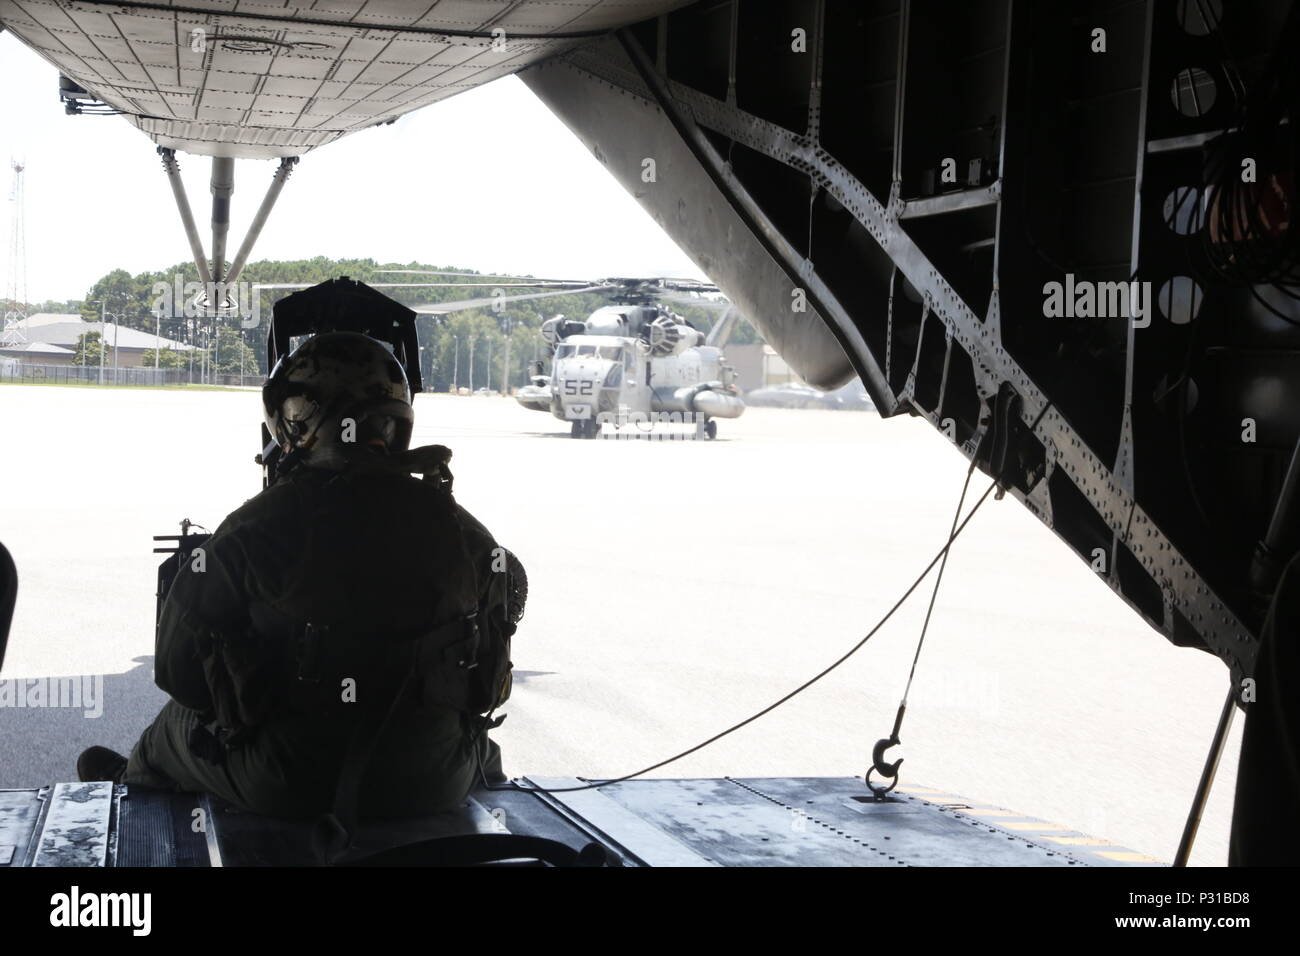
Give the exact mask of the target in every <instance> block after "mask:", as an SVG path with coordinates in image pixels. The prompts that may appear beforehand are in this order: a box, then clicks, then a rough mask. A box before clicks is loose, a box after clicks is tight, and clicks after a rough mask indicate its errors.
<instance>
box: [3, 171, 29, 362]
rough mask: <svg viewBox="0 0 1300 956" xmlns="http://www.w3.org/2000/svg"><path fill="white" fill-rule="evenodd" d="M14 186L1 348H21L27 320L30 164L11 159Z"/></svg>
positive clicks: (10, 193) (10, 199)
mask: <svg viewBox="0 0 1300 956" xmlns="http://www.w3.org/2000/svg"><path fill="white" fill-rule="evenodd" d="M9 166H10V168H11V169H12V170H13V185H12V186H11V187H10V190H9V202H10V203H11V205H10V215H9V221H10V232H9V277H8V278H9V282H8V284H7V286H6V289H5V291H6V294H7V300H8V301H7V302H6V304H5V312H4V322H3V324H0V345H21V344H22V343H23V342H25V341H27V339H26V337H25V336H24V335H23V321H24V320H25V319H26V318H27V236H26V231H25V227H24V223H23V170H24V169H26V168H27V164H26V163H25V162H24V161H22V160H19V159H12V158H11V159H10V160H9Z"/></svg>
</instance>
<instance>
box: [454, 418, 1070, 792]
mask: <svg viewBox="0 0 1300 956" xmlns="http://www.w3.org/2000/svg"><path fill="white" fill-rule="evenodd" d="M1046 411H1047V407H1044V409H1043V412H1044V413H1045V412H1046ZM1039 417H1040V418H1041V417H1042V416H1041V415H1040V416H1039ZM973 471H974V465H973V464H972V467H971V470H970V471H968V472H967V473H966V480H967V483H968V484H969V482H970V477H971V473H972V472H973ZM997 487H998V482H997V480H996V479H995V480H994V481H993V483H992V484H990V485H989V486H988V488H987V489H985V491H984V494H982V495H980V498H979V500H978V501H976V502H975V504H974V506H973V507H972V508H971V510H970V513H969V514H967V515H966V518H965V519H964V520H963V521H962V522H961V523H960V524H958V525H956V527H955V529H954V530H953V531H952V533H951V534H950V535H949V537H948V542H947V543H946V544H945V545H944V546H943V547H942V548H941V549H940V550H939V553H938V554H936V555H935V556H934V557H933V558H932V559H931V560H930V563H929V564H927V565H926V566H925V569H924V570H923V571H922V572H921V573H920V575H918V576H917V578H916V580H915V581H913V582H912V584H911V586H910V587H908V589H907V590H906V591H904V592H903V596H902V597H900V598H899V599H898V600H897V601H896V602H894V606H893V607H891V608H890V609H889V610H888V611H886V612H885V616H884V617H882V618H881V619H880V620H879V621H878V622H877V623H876V626H875V627H873V628H872V629H871V630H870V631H868V632H867V635H866V636H865V637H863V638H862V639H861V640H860V641H858V642H857V643H856V644H854V645H853V646H852V647H851V648H849V649H848V650H847V651H846V652H845V653H844V654H842V655H841V656H840V657H839V658H838V659H836V660H835V661H834V662H833V663H832V664H830V665H829V666H828V667H826V668H824V669H823V670H822V671H820V672H819V673H817V674H815V675H814V676H813V677H811V678H809V679H808V680H806V681H804V682H803V683H802V684H800V685H799V686H798V687H796V688H795V689H794V690H792V691H790V692H789V693H788V694H786V695H785V696H784V697H781V698H780V699H778V700H776V701H774V702H773V703H771V704H768V705H767V706H766V707H764V708H763V709H762V710H760V711H758V712H757V713H755V714H752V715H750V716H749V717H746V718H745V719H744V720H742V721H740V722H739V723H737V724H733V725H732V726H730V727H728V728H727V729H726V730H723V731H721V732H719V733H716V734H714V735H713V736H712V737H709V738H708V739H707V740H703V741H701V742H700V743H698V744H696V745H695V746H693V747H691V748H689V749H687V750H683V751H682V752H681V753H679V754H675V755H674V756H672V757H668V758H667V759H665V760H660V761H659V762H658V763H654V764H651V765H650V766H648V767H645V768H643V769H641V770H638V771H636V772H635V773H629V774H625V775H623V776H621V777H614V778H611V779H609V780H599V781H596V782H594V783H588V784H585V785H583V786H580V787H554V788H545V787H533V786H527V787H526V786H521V785H520V784H518V783H516V782H515V781H511V782H510V783H508V784H503V785H498V786H491V785H488V783H487V781H486V779H484V775H483V767H482V762H481V760H480V759H479V756H478V750H477V749H475V759H476V760H478V761H479V779H480V780H481V781H483V785H484V789H486V790H489V791H500V790H514V791H519V792H521V793H573V792H575V791H578V790H595V789H597V788H599V787H607V786H609V785H610V784H613V783H623V782H624V781H627V780H631V779H632V778H634V777H640V776H643V775H645V774H647V773H650V772H651V771H654V770H658V769H659V768H660V767H665V766H667V765H668V764H670V763H674V762H676V761H678V760H681V759H682V758H683V757H688V756H690V755H691V754H693V753H695V752H696V751H698V750H703V749H704V748H705V747H707V746H709V745H710V744H712V743H714V742H715V741H718V740H721V739H722V738H723V737H726V736H727V735H729V734H732V733H735V732H736V731H737V730H740V729H741V728H742V727H745V726H748V725H749V724H752V723H753V722H754V721H756V720H758V719H759V718H760V717H763V716H765V715H767V714H769V713H771V712H772V711H774V710H776V708H778V707H780V706H781V705H782V704H784V703H785V702H786V701H788V700H790V699H791V698H793V697H796V696H797V695H799V694H801V693H803V692H804V691H805V690H807V689H808V688H809V687H811V686H812V685H813V684H815V683H817V682H818V681H819V680H821V679H822V678H823V677H825V676H826V675H827V674H829V673H830V672H831V671H833V670H835V669H836V668H837V667H839V666H840V665H841V664H843V663H844V662H845V661H847V660H848V659H849V658H850V657H852V656H853V655H854V654H856V653H857V652H858V651H860V650H861V649H862V648H863V647H864V646H865V645H866V643H867V641H869V640H871V638H872V637H874V636H875V635H876V632H877V631H879V630H880V629H881V628H882V627H884V626H885V624H886V623H887V622H888V621H889V619H890V618H891V617H893V616H894V614H895V612H897V611H898V609H899V608H900V607H902V606H903V602H905V601H906V600H907V599H908V598H909V597H911V596H912V592H913V591H915V590H916V589H917V588H918V587H920V585H921V582H922V581H924V580H925V578H926V575H928V574H929V573H930V570H931V569H932V568H933V567H934V566H935V565H936V564H938V563H939V562H940V561H941V560H943V559H944V558H945V557H946V556H947V554H948V550H949V549H950V548H951V547H952V544H953V542H954V541H956V540H957V536H958V535H960V534H961V533H962V531H963V530H965V528H966V525H967V524H969V523H970V519H971V518H973V517H975V512H977V511H979V509H980V506H981V505H983V504H984V502H985V501H987V500H988V497H989V495H990V494H992V493H993V491H994V490H995V489H996V488H997ZM964 496H965V492H964V489H963V497H964ZM578 779H580V780H581V779H583V778H581V777H579V778H578Z"/></svg>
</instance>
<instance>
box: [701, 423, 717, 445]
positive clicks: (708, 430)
mask: <svg viewBox="0 0 1300 956" xmlns="http://www.w3.org/2000/svg"><path fill="white" fill-rule="evenodd" d="M704 437H705V438H707V439H708V440H709V441H713V439H715V438H717V437H718V423H717V422H715V421H714V420H713V419H712V418H710V419H709V420H708V421H707V422H705V423H704Z"/></svg>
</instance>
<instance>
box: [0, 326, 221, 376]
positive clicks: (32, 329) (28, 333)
mask: <svg viewBox="0 0 1300 956" xmlns="http://www.w3.org/2000/svg"><path fill="white" fill-rule="evenodd" d="M101 330H102V331H103V332H104V342H105V345H106V346H107V349H108V351H107V352H105V354H104V365H106V366H115V367H117V368H138V367H141V366H144V365H146V364H150V365H151V364H152V363H146V362H145V354H146V353H147V352H151V351H153V349H154V348H161V349H170V350H173V351H177V352H193V351H198V350H197V349H195V348H194V346H191V345H186V344H185V343H184V342H177V341H176V340H174V339H169V338H165V337H163V336H155V335H154V334H153V333H152V332H141V331H140V330H139V329H129V328H127V327H126V326H124V325H122V326H119V325H117V324H115V323H113V322H84V321H82V319H81V317H80V316H77V315H54V314H49V313H41V314H38V315H33V316H29V317H28V318H27V319H26V320H24V321H23V322H22V323H20V324H19V325H17V326H16V327H15V328H14V329H13V330H11V342H10V344H8V345H6V346H5V347H4V348H3V350H0V351H3V354H4V355H6V356H8V357H13V358H18V359H19V360H20V361H22V362H25V363H28V364H37V363H42V364H47V365H48V364H57V365H67V364H71V362H72V358H73V357H74V356H75V354H76V351H77V345H78V343H79V342H80V341H81V337H82V336H83V335H86V334H87V333H90V332H99V331H101ZM15 331H16V332H17V335H16V336H15V335H12V332H15ZM19 337H21V339H22V340H23V341H17V342H15V341H12V340H13V339H16V338H19ZM51 348H52V349H56V350H61V351H49V349H51ZM15 349H24V350H25V351H24V352H22V353H18V352H15V351H14V350H15ZM42 349H44V351H43V350H42ZM61 352H67V353H68V357H67V360H66V361H58V360H55V361H50V360H49V359H47V356H49V357H56V356H58V355H60V354H61Z"/></svg>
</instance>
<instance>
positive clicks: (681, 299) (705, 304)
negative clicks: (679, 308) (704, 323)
mask: <svg viewBox="0 0 1300 956" xmlns="http://www.w3.org/2000/svg"><path fill="white" fill-rule="evenodd" d="M659 298H661V299H667V300H668V301H669V302H677V303H679V304H681V305H693V306H695V307H696V308H698V309H708V310H710V311H712V312H725V311H726V310H727V309H729V308H731V303H730V302H728V301H727V300H726V299H698V298H696V297H695V296H692V295H687V294H686V293H684V292H661V293H659Z"/></svg>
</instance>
